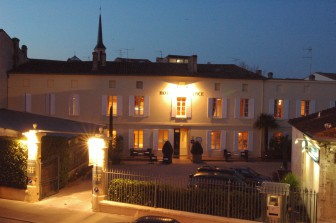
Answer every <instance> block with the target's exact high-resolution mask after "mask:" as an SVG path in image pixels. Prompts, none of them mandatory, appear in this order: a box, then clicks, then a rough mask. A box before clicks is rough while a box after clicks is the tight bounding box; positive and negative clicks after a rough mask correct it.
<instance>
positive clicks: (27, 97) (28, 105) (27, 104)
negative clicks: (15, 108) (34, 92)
mask: <svg viewBox="0 0 336 223" xmlns="http://www.w3.org/2000/svg"><path fill="white" fill-rule="evenodd" d="M25 112H31V94H29V93H26V94H25Z"/></svg>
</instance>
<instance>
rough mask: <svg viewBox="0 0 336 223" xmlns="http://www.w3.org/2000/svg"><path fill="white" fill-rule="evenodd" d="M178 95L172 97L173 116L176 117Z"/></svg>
mask: <svg viewBox="0 0 336 223" xmlns="http://www.w3.org/2000/svg"><path fill="white" fill-rule="evenodd" d="M176 103H177V102H176V97H172V100H171V117H172V118H175V117H176Z"/></svg>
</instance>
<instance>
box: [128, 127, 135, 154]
mask: <svg viewBox="0 0 336 223" xmlns="http://www.w3.org/2000/svg"><path fill="white" fill-rule="evenodd" d="M128 148H129V149H130V148H134V129H129V130H128Z"/></svg>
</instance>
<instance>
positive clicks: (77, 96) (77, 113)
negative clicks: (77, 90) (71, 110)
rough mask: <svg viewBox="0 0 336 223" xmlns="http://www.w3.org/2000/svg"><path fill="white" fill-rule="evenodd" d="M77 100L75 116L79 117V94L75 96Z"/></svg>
mask: <svg viewBox="0 0 336 223" xmlns="http://www.w3.org/2000/svg"><path fill="white" fill-rule="evenodd" d="M75 98H76V100H75V103H76V106H75V108H76V111H75V112H76V113H75V115H79V114H80V103H79V94H75Z"/></svg>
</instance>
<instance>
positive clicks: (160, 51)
mask: <svg viewBox="0 0 336 223" xmlns="http://www.w3.org/2000/svg"><path fill="white" fill-rule="evenodd" d="M157 52H159V53H160V58H162V53H163V52H162V50H157Z"/></svg>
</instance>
